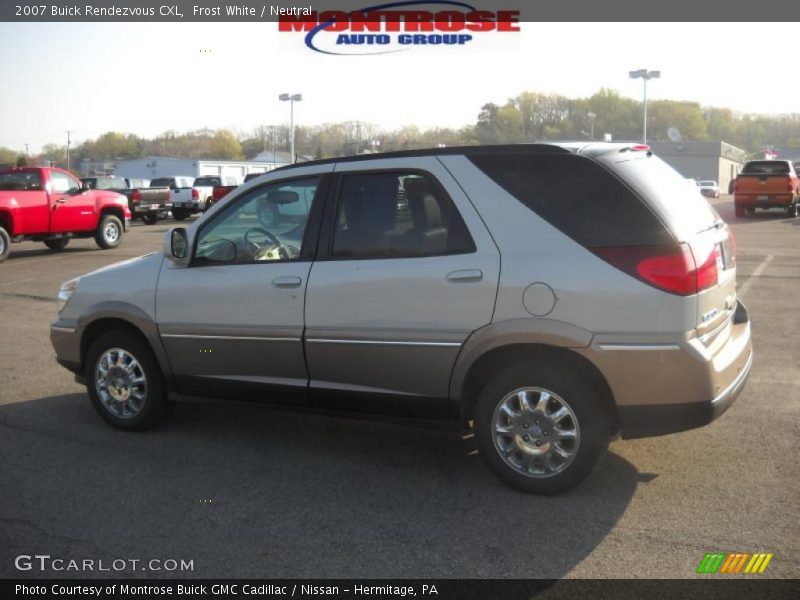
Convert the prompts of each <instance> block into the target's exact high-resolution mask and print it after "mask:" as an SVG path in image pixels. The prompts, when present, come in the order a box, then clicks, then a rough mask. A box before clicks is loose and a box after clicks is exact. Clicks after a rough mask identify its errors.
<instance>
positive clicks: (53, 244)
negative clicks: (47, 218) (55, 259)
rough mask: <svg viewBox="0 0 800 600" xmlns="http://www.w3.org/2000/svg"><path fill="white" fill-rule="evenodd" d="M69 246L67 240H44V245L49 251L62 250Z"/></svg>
mask: <svg viewBox="0 0 800 600" xmlns="http://www.w3.org/2000/svg"><path fill="white" fill-rule="evenodd" d="M67 244H69V238H66V237H65V238H58V239H54V240H45V241H44V245H45V246H47V247H48V248H50V250H56V251H58V250H63V249H64V248H66V247H67Z"/></svg>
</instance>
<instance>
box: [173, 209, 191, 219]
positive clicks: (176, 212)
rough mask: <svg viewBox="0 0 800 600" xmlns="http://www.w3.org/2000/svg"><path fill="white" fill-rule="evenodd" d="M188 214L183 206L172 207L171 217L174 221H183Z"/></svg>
mask: <svg viewBox="0 0 800 600" xmlns="http://www.w3.org/2000/svg"><path fill="white" fill-rule="evenodd" d="M188 216H189V213H188V212H187V211H186V210H184V209H183V208H173V209H172V218H173V219H175V220H176V221H183V220H184V219H185V218H186V217H188Z"/></svg>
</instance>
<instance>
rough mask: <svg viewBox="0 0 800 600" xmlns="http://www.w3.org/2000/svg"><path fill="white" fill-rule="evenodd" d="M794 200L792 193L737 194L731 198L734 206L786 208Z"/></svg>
mask: <svg viewBox="0 0 800 600" xmlns="http://www.w3.org/2000/svg"><path fill="white" fill-rule="evenodd" d="M794 200H795V197H794V195H793V194H747V195H741V194H737V195H735V196H734V198H733V202H734V204H736V206H743V207H745V208H786V207H787V206H789V205H790V204H792V203H793V202H794Z"/></svg>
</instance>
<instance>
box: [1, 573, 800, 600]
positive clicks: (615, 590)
mask: <svg viewBox="0 0 800 600" xmlns="http://www.w3.org/2000/svg"><path fill="white" fill-rule="evenodd" d="M534 597H536V598H542V599H543V600H544V599H556V598H596V599H601V598H615V599H622V600H625V599H631V600H634V599H635V600H639V599H642V598H665V599H670V598H675V599H680V600H684V599H685V598H709V599H712V598H720V599H725V600H733V599H736V598H758V599H760V600H771V599H775V600H779V599H780V600H783V599H784V598H797V597H800V582H798V581H797V580H778V579H768V580H761V579H759V580H753V579H749V580H746V579H741V578H736V579H734V578H731V579H721V578H708V579H700V580H676V579H668V580H652V579H651V580H647V579H634V580H627V579H602V580H587V579H566V580H548V579H541V580H524V579H489V580H482V579H481V580H475V579H461V580H457V579H411V580H384V579H372V580H369V579H359V580H345V579H317V580H287V579H275V580H261V579H253V580H243V579H219V580H211V579H183V580H168V579H162V580H158V579H153V580H142V579H118V580H112V579H107V580H102V579H97V580H91V579H61V580H54V579H51V580H23V579H17V580H14V579H11V580H4V581H2V582H0V598H3V600H8V599H11V598H14V599H19V598H37V599H53V600H56V599H58V600H64V599H65V598H70V599H75V598H98V599H102V600H115V599H117V598H119V599H122V598H125V599H128V598H197V599H215V600H219V599H227V598H235V599H244V598H253V599H255V598H258V599H260V600H280V599H282V598H294V599H296V600H310V599H319V598H331V599H336V600H350V599H353V600H355V599H358V600H366V599H369V600H385V599H390V598H391V599H398V598H431V599H435V600H472V599H475V600H477V599H484V598H486V599H492V600H494V599H497V600H526V599H530V598H534Z"/></svg>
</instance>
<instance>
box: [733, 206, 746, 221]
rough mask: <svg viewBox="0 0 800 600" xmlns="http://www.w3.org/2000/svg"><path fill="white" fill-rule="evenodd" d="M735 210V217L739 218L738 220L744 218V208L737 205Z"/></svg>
mask: <svg viewBox="0 0 800 600" xmlns="http://www.w3.org/2000/svg"><path fill="white" fill-rule="evenodd" d="M735 209H736V216H737V217H739V218H742V217H744V206H738V205H737V206H736V207H735Z"/></svg>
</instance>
